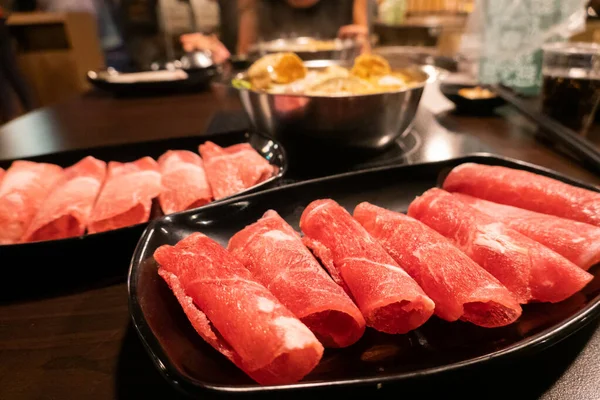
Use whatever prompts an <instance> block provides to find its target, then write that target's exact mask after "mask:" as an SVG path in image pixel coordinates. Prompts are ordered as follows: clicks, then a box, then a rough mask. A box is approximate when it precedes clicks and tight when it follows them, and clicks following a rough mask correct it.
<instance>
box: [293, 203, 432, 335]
mask: <svg viewBox="0 0 600 400" xmlns="http://www.w3.org/2000/svg"><path fill="white" fill-rule="evenodd" d="M300 228H301V229H302V231H303V232H304V234H305V235H306V236H305V237H304V242H305V244H306V245H307V246H308V247H310V248H311V249H312V250H313V252H314V253H315V254H316V255H317V257H319V258H320V259H321V261H322V262H323V264H324V265H325V266H326V267H327V269H328V270H329V271H330V273H331V275H332V276H333V277H334V279H335V280H336V281H337V282H338V283H340V284H341V285H342V286H343V287H345V288H346V289H347V291H349V293H350V294H351V295H352V296H353V297H354V300H355V302H356V304H358V308H359V309H360V311H361V312H362V314H363V316H364V317H365V320H366V321H367V325H368V326H371V327H373V328H375V329H377V330H379V331H382V332H386V333H406V332H408V331H410V330H413V329H415V328H417V327H419V326H421V325H422V324H423V323H425V321H427V320H428V319H429V317H430V316H431V314H433V309H434V303H433V301H431V299H430V298H429V297H427V295H426V294H425V293H424V292H423V290H422V289H421V288H420V287H419V285H417V283H416V282H415V281H414V280H413V279H412V278H411V277H410V276H409V275H408V274H407V273H406V272H405V271H404V270H403V269H402V268H400V267H399V266H398V264H396V262H395V261H394V260H393V259H392V258H391V257H390V255H389V254H387V253H386V252H385V250H384V249H383V248H382V247H381V245H380V244H379V243H377V242H376V241H375V240H373V238H371V236H370V235H369V234H368V233H367V231H365V229H364V228H363V227H362V226H361V225H360V224H359V223H358V222H357V221H356V220H355V219H354V218H352V216H351V215H350V214H349V213H348V212H347V211H346V210H345V209H344V208H342V207H341V206H340V205H339V204H337V203H336V202H335V201H333V200H329V199H327V200H317V201H313V202H312V203H310V204H309V205H308V207H307V208H306V209H305V210H304V212H303V213H302V217H301V219H300ZM342 282H343V283H342Z"/></svg>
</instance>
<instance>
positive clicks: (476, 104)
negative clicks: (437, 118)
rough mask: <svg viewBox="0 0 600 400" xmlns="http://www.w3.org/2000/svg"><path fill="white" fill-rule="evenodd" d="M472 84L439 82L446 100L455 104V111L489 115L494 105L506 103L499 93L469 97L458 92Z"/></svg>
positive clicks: (470, 86)
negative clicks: (488, 96) (482, 97)
mask: <svg viewBox="0 0 600 400" xmlns="http://www.w3.org/2000/svg"><path fill="white" fill-rule="evenodd" d="M474 87H475V86H474V85H461V84H452V83H442V84H440V91H441V92H442V94H443V95H444V96H446V98H448V100H450V101H452V102H453V103H454V104H455V105H456V111H457V112H459V113H461V114H468V115H490V114H492V113H493V112H494V109H495V108H496V107H499V106H501V105H503V104H505V103H506V100H504V99H503V98H502V97H500V96H499V95H496V96H495V97H490V98H484V99H469V98H468V97H463V96H461V95H460V94H458V92H459V90H461V89H465V88H468V89H471V88H474Z"/></svg>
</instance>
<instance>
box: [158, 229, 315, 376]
mask: <svg viewBox="0 0 600 400" xmlns="http://www.w3.org/2000/svg"><path fill="white" fill-rule="evenodd" d="M154 258H155V260H156V261H157V262H158V264H159V265H160V267H159V270H158V273H159V275H160V276H162V277H163V278H164V280H165V281H166V282H167V283H168V284H169V286H170V287H171V289H172V290H173V293H174V294H175V296H176V297H177V300H178V301H179V303H180V304H181V306H182V307H183V310H184V311H185V314H186V315H187V317H188V318H189V320H190V322H191V323H192V325H193V327H194V328H195V329H196V331H197V332H198V334H199V335H200V336H202V338H203V339H204V340H206V341H207V342H208V343H209V344H210V345H211V346H213V347H214V348H215V349H216V350H218V351H219V352H221V353H222V354H223V355H225V356H226V357H227V358H229V359H230V360H231V361H232V362H233V363H234V364H236V365H237V366H238V367H239V368H240V369H242V370H243V371H244V372H246V373H247V374H248V375H249V376H250V377H251V378H253V379H254V380H256V381H257V382H258V383H261V384H265V385H268V384H269V385H270V384H286V383H293V382H296V381H298V380H300V379H302V378H303V377H304V376H305V375H306V374H308V373H309V372H310V371H311V370H312V369H313V368H314V367H315V366H316V365H317V364H318V363H319V360H320V359H321V356H322V354H323V346H322V345H321V343H319V341H318V340H317V338H316V337H315V336H314V335H313V333H312V332H311V331H310V330H309V329H308V328H307V327H306V326H305V325H304V324H303V323H302V322H300V320H298V319H297V318H296V317H295V316H294V315H293V314H292V312H291V311H289V310H288V309H287V308H285V306H283V305H282V304H281V303H280V302H279V301H278V300H277V299H276V298H275V296H273V294H272V293H271V292H269V290H267V288H265V287H264V286H263V285H261V284H260V283H258V282H257V281H256V280H255V279H254V278H253V277H252V274H251V273H250V271H248V270H247V269H246V268H244V266H243V265H242V264H241V263H240V262H239V261H238V260H236V259H235V258H234V257H233V256H231V255H230V254H229V253H228V252H227V251H226V250H225V249H224V248H222V247H221V246H220V245H219V244H218V243H216V242H215V241H213V240H212V239H210V238H208V237H207V236H205V235H203V234H201V233H194V234H192V235H190V236H188V237H187V238H185V239H183V240H182V241H180V242H179V243H177V245H175V246H166V245H165V246H162V247H160V248H158V249H157V250H156V252H155V253H154Z"/></svg>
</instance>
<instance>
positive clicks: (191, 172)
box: [158, 150, 212, 214]
mask: <svg viewBox="0 0 600 400" xmlns="http://www.w3.org/2000/svg"><path fill="white" fill-rule="evenodd" d="M158 165H159V167H160V172H161V176H162V180H161V183H162V191H161V192H160V195H159V196H158V200H159V202H160V207H161V208H162V210H163V212H164V213H165V214H172V213H175V212H179V211H184V210H188V209H191V208H196V207H201V206H203V205H205V204H207V203H209V202H210V201H211V199H212V192H211V190H210V186H209V184H208V180H207V179H206V172H205V171H204V164H203V163H202V159H201V158H200V156H199V155H198V154H196V153H192V152H191V151H187V150H169V151H167V152H166V153H164V154H163V155H162V156H160V158H159V159H158Z"/></svg>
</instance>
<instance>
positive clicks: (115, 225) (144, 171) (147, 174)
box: [88, 157, 162, 233]
mask: <svg viewBox="0 0 600 400" xmlns="http://www.w3.org/2000/svg"><path fill="white" fill-rule="evenodd" d="M160 181H161V176H160V172H159V168H158V164H157V163H156V161H154V160H153V159H152V158H150V157H144V158H140V159H139V160H137V161H133V162H129V163H120V162H116V161H111V162H109V163H108V172H107V174H106V181H105V182H104V186H103V187H102V190H101V191H100V195H99V196H98V199H97V200H96V204H95V205H94V210H93V211H92V216H91V217H90V222H89V224H88V232H89V233H97V232H104V231H109V230H112V229H119V228H123V227H126V226H130V225H135V224H140V223H142V222H147V221H148V219H149V218H150V210H151V209H152V199H154V198H156V197H158V195H159V194H160V192H161V189H162V186H161V182H160Z"/></svg>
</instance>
